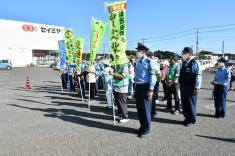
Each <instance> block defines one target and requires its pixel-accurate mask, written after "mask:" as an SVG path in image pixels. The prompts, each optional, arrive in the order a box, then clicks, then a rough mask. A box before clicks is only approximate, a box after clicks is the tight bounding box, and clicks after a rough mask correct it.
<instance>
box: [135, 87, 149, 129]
mask: <svg viewBox="0 0 235 156" xmlns="http://www.w3.org/2000/svg"><path fill="white" fill-rule="evenodd" d="M148 91H149V84H148V83H145V84H136V87H135V101H136V108H137V115H138V119H139V122H140V130H141V131H143V132H149V131H150V126H151V112H152V101H148V97H147V93H148Z"/></svg>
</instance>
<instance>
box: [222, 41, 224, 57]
mask: <svg viewBox="0 0 235 156" xmlns="http://www.w3.org/2000/svg"><path fill="white" fill-rule="evenodd" d="M222 54H223V58H224V41H223V43H222Z"/></svg>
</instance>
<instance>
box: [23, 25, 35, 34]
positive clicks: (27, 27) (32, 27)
mask: <svg viewBox="0 0 235 156" xmlns="http://www.w3.org/2000/svg"><path fill="white" fill-rule="evenodd" d="M22 29H23V30H24V31H29V32H34V31H37V30H38V29H37V27H35V26H33V25H27V24H25V25H23V26H22Z"/></svg>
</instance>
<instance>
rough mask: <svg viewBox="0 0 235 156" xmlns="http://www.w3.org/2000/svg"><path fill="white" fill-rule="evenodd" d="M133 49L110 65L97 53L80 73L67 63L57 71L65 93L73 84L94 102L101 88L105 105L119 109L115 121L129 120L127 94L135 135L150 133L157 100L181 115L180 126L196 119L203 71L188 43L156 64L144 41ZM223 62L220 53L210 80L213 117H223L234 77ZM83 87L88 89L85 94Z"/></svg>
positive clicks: (140, 135)
mask: <svg viewBox="0 0 235 156" xmlns="http://www.w3.org/2000/svg"><path fill="white" fill-rule="evenodd" d="M136 49H137V53H136V58H133V57H130V59H129V62H125V63H122V64H117V65H115V66H114V65H112V63H111V62H112V59H113V57H110V58H109V57H108V58H99V59H98V58H97V59H96V60H95V61H94V63H93V64H91V65H89V63H88V62H87V61H83V62H82V65H81V73H77V71H76V65H75V63H73V64H68V63H67V64H66V66H65V67H64V68H63V69H61V70H60V73H61V80H62V86H63V88H64V89H67V86H68V84H69V90H70V92H75V91H76V88H78V91H79V92H80V94H81V96H82V97H84V98H86V97H88V95H89V97H90V99H91V102H94V100H95V96H96V94H97V92H98V91H99V90H101V89H103V90H104V91H105V95H106V99H107V106H106V107H105V109H107V110H112V109H113V102H114V103H115V105H116V106H117V110H118V116H116V117H115V120H117V121H119V122H120V123H125V122H128V121H129V117H128V107H127V98H128V99H134V100H135V103H136V108H137V117H138V119H139V122H140V128H139V129H138V130H137V134H138V137H141V138H143V137H145V136H146V135H147V134H148V133H149V132H150V128H151V120H152V118H156V117H157V116H156V115H157V112H156V103H158V102H159V100H161V101H165V100H166V101H167V104H166V108H165V111H166V112H170V113H172V114H175V115H178V114H181V113H182V114H183V116H184V117H185V120H184V121H183V122H182V123H183V125H184V126H187V127H188V126H191V125H193V124H195V123H196V121H197V111H196V105H197V98H198V93H199V90H200V88H201V81H202V71H201V68H200V63H199V62H198V61H196V60H195V59H194V56H193V50H192V48H190V47H185V48H184V49H183V51H182V55H181V56H180V57H179V56H178V55H174V56H172V57H171V58H169V60H165V61H163V62H161V63H160V60H158V59H157V58H156V57H154V53H153V52H150V51H149V48H148V47H146V46H145V45H144V44H142V43H138V46H137V48H136ZM226 63H227V60H225V59H224V58H220V59H219V60H218V66H219V68H218V70H217V71H216V73H215V77H214V79H213V81H212V82H211V84H212V85H213V86H214V90H213V95H214V103H215V117H216V118H224V117H225V116H226V95H227V92H228V90H229V89H230V90H232V89H233V88H232V82H233V81H235V66H232V67H230V68H227V66H226ZM229 83H230V86H229V89H228V88H227V86H228V84H229ZM160 84H162V88H163V93H164V96H163V98H162V99H159V96H158V92H159V86H160ZM76 86H77V87H76ZM86 91H89V94H88V95H86ZM172 95H173V96H174V102H175V105H174V106H173V105H172V100H173V99H172Z"/></svg>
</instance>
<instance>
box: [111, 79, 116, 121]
mask: <svg viewBox="0 0 235 156" xmlns="http://www.w3.org/2000/svg"><path fill="white" fill-rule="evenodd" d="M111 88H112V94H111V96H112V98H111V99H112V105H113V124H114V125H117V124H116V119H115V105H114V96H113V77H112V78H111Z"/></svg>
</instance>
